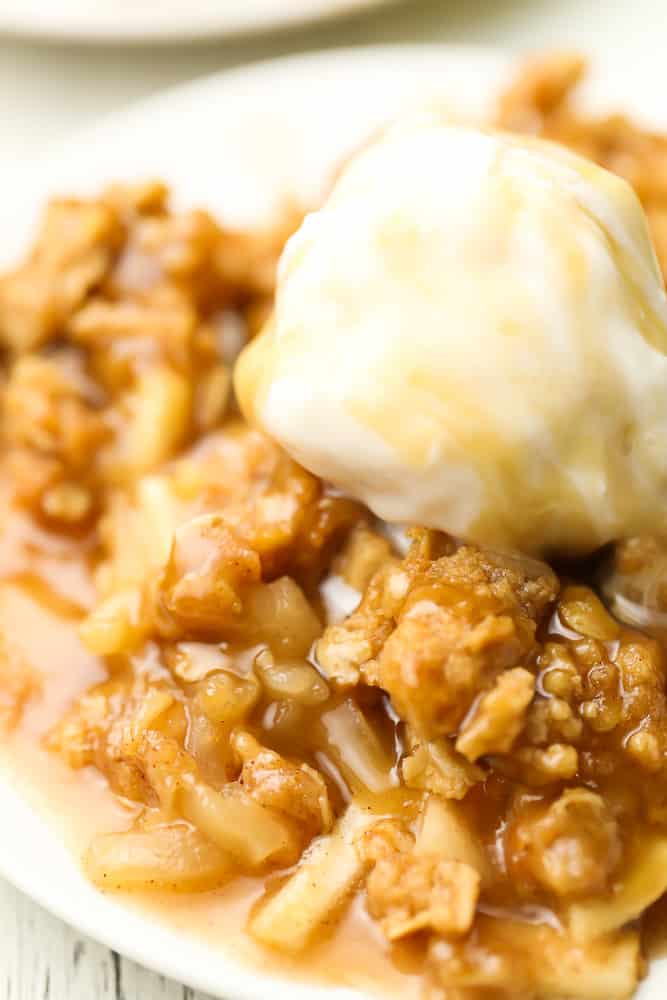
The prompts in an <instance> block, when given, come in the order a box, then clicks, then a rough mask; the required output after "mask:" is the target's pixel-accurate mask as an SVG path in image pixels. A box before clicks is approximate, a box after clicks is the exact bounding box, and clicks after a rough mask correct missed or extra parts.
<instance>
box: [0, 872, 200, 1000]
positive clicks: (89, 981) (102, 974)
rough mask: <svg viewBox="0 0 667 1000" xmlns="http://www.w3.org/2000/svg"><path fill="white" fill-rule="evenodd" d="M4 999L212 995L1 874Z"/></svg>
mask: <svg viewBox="0 0 667 1000" xmlns="http://www.w3.org/2000/svg"><path fill="white" fill-rule="evenodd" d="M0 1000H212V998H211V997H209V996H208V995H207V994H204V993H198V992H196V991H195V990H191V989H189V987H187V986H181V985H180V984H178V983H174V982H172V981H171V980H168V979H165V978H164V977H163V976H158V975H156V974H155V973H154V972H149V971H148V970H147V969H144V968H142V967H141V966H139V965H136V964H135V963H134V962H129V961H127V960H126V959H124V958H121V957H120V956H119V955H117V954H116V953H115V952H113V951H110V950H109V949H108V948H105V947H104V946H103V945H100V944H97V943H96V942H94V941H91V940H90V939H89V938H84V937H81V935H80V934H77V933H76V931H73V930H72V929H71V928H69V927H67V926H66V925H65V924H63V923H62V922H61V921H60V920H57V919H56V918H55V917H52V916H51V914H50V913H47V912H46V911H45V910H42V909H41V907H39V906H37V905H36V904H35V903H33V902H31V901H30V900H29V899H28V898H27V897H26V896H23V895H22V894H21V893H19V892H17V891H16V889H14V888H13V887H12V886H10V885H8V884H7V883H6V882H3V881H2V880H1V879H0Z"/></svg>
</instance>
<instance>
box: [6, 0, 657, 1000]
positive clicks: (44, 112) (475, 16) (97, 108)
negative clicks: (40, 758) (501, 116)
mask: <svg viewBox="0 0 667 1000" xmlns="http://www.w3.org/2000/svg"><path fill="white" fill-rule="evenodd" d="M45 2H48V0H45ZM276 2H280V0H276ZM663 20H664V0H405V2H404V3H403V4H402V5H399V6H397V7H395V8H393V9H389V8H388V9H387V10H386V11H380V12H377V13H376V14H375V15H374V16H364V17H360V18H357V19H355V20H354V21H351V22H347V23H339V24H336V25H335V26H329V27H325V26H319V27H317V28H310V29H304V30H302V31H300V32H297V33H294V34H291V35H285V34H280V35H278V36H275V37H273V38H272V39H263V40H260V39H257V40H253V41H246V42H243V43H239V44H235V45H223V44H219V43H216V44H206V45H195V46H189V47H181V48H174V47H171V48H157V49H152V50H149V49H132V50H122V49H116V50H113V49H99V48H96V49H87V48H76V47H69V46H62V45H58V46H49V47H47V46H44V47H41V46H36V45H30V44H25V43H18V42H8V41H0V182H3V181H5V182H7V183H10V184H11V175H12V170H13V169H18V168H20V167H21V165H22V164H24V163H25V162H26V161H30V160H33V159H35V158H38V157H41V155H43V154H44V152H45V151H46V150H47V149H48V147H49V145H51V144H53V143H56V142H57V141H59V140H61V139H63V138H64V137H66V136H67V134H68V133H70V132H71V131H72V130H73V129H75V128H77V127H80V126H83V125H85V124H87V123H88V122H91V121H92V120H93V119H95V118H96V117H97V116H99V115H100V114H101V113H104V112H107V111H110V110H113V109H115V108H118V107H122V106H123V105H124V104H126V103H127V102H128V101H131V100H133V99H135V98H139V97H142V96H145V95H147V94H149V93H152V92H154V91H156V90H159V89H160V88H162V87H165V86H168V85H172V84H175V83H178V82H181V81H184V80H188V79H191V78H193V77H195V76H199V75H203V74H206V73H209V72H213V71H215V70H219V69H224V68H226V67H232V66H235V65H238V64H240V63H242V62H247V61H250V60H254V59H260V58H268V57H271V56H276V55H280V54H282V53H286V52H290V51H298V50H307V49H316V48H323V47H328V46H333V45H353V44H366V43H377V42H395V41H413V42H414V41H429V42H433V41H452V42H472V43H482V44H492V45H493V44H495V45H502V46H511V47H514V48H518V49H540V48H555V47H577V48H580V49H582V50H583V51H587V52H592V53H594V54H597V55H598V56H600V57H604V55H605V54H607V53H613V54H614V55H615V57H616V58H624V57H625V58H630V59H636V61H637V67H638V70H641V66H642V62H643V59H642V56H643V54H644V53H645V52H646V50H647V49H648V48H649V47H653V49H655V46H656V45H657V44H662V34H663V33H662V32H661V31H660V30H655V29H656V28H657V27H658V26H660V25H661V22H662V21H663ZM619 54H622V55H619ZM662 89H663V93H664V87H663V88H662ZM3 171H5V176H4V177H3ZM0 1000H210V998H207V997H206V996H205V995H204V994H201V993H195V992H193V991H192V990H190V989H188V988H187V987H184V986H181V985H178V984H176V983H173V982H169V981H167V980H165V979H164V978H163V977H161V976H157V975H155V974H153V973H151V972H148V971H147V970H145V969H142V968H140V967H139V966H137V965H135V964H134V963H133V962H129V961H127V960H125V959H123V958H122V957H119V956H118V955H116V954H114V953H113V952H110V951H109V950H108V949H107V948H104V947H102V946H101V945H99V944H96V943H94V942H92V941H90V940H88V939H86V938H82V937H80V936H79V935H78V934H76V933H75V932H74V931H72V930H70V929H69V928H68V927H66V926H65V925H64V924H63V923H61V922H60V921H59V920H56V919H55V918H53V917H51V916H50V915H49V914H47V913H45V912H44V911H43V910H42V909H41V908H39V907H38V906H36V905H35V904H34V903H32V902H30V901H29V900H28V899H26V898H25V897H23V896H21V895H20V894H19V893H18V892H16V891H15V890H14V889H13V888H12V887H10V886H9V885H7V884H5V883H3V882H2V881H1V880H0ZM267 1000H268V998H267Z"/></svg>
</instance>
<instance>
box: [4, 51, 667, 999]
mask: <svg viewBox="0 0 667 1000" xmlns="http://www.w3.org/2000/svg"><path fill="white" fill-rule="evenodd" d="M583 70H584V67H583V64H582V62H581V61H580V60H578V59H574V58H570V57H562V56H559V57H551V58H548V59H544V60H541V61H539V62H536V63H534V64H531V65H529V66H527V67H526V68H525V69H524V70H523V72H522V73H521V75H520V76H519V78H518V79H517V81H516V83H515V84H514V86H513V87H512V88H511V89H510V90H509V91H508V92H507V93H506V94H504V95H503V97H502V99H501V101H500V104H499V110H498V117H497V124H499V125H501V126H502V127H503V128H506V129H513V130H519V131H528V132H532V133H535V134H539V135H542V136H546V137H548V138H550V139H553V140H555V141H558V142H562V143H564V144H566V145H568V146H571V147H573V148H574V149H576V150H577V151H579V152H581V153H583V154H585V155H586V156H588V157H590V158H592V159H594V160H596V161H597V162H599V163H601V164H603V165H604V166H606V167H608V168H609V169H611V170H614V171H617V172H618V173H621V174H622V175H623V176H624V177H626V178H627V179H628V180H629V181H630V182H631V183H632V184H633V185H634V187H635V189H636V190H637V192H638V194H639V196H640V198H641V200H642V203H643V205H644V207H645V209H646V212H647V215H648V219H649V223H650V225H651V228H652V233H653V239H654V242H655V246H656V250H657V253H658V257H659V259H660V261H661V264H662V266H663V268H667V139H666V138H665V137H663V136H660V135H655V134H650V133H648V132H646V131H645V130H643V129H640V128H638V127H637V126H635V125H633V124H632V123H631V122H628V121H627V120H626V119H624V118H621V117H619V116H612V117H609V118H606V119H591V118H589V117H586V116H584V115H583V114H582V113H581V112H580V111H579V110H577V108H576V105H575V102H574V101H573V99H572V98H573V91H574V89H575V88H576V84H577V82H578V81H579V79H580V78H581V76H582V74H583ZM299 221H300V220H299V218H297V217H296V215H295V216H294V217H290V218H285V219H284V221H283V223H281V225H280V226H275V227H274V228H272V229H270V230H267V231H265V232H253V233H238V232H232V231H229V230H227V229H225V228H223V227H222V226H220V225H219V224H218V223H217V222H216V221H215V220H214V219H213V218H212V217H211V216H210V215H209V214H208V213H206V212H204V211H189V212H185V213H178V212H175V211H173V210H172V209H171V208H170V204H169V195H168V191H167V190H166V188H165V187H164V186H163V185H161V184H159V183H145V184H139V185H134V186H131V185H118V186H115V187H112V188H110V189H108V190H106V191H105V192H103V193H102V194H101V195H100V196H99V197H98V198H95V199H90V200H77V199H62V200H57V201H53V202H52V203H51V204H50V205H49V206H48V208H47V210H46V212H45V215H44V218H43V220H42V226H41V229H40V231H39V234H38V236H37V239H36V242H35V244H34V246H33V247H32V249H31V250H30V252H29V254H28V256H27V257H26V258H25V260H24V261H22V262H21V263H20V264H19V265H18V266H17V267H16V269H15V270H13V271H12V272H10V273H7V274H5V275H4V276H3V277H1V278H0V337H1V339H2V346H3V351H4V360H5V364H4V374H3V385H2V407H3V420H2V451H1V457H0V462H1V463H2V477H1V479H0V482H1V503H2V513H3V528H2V532H3V553H2V557H1V560H0V570H1V579H0V629H1V630H2V637H1V638H2V644H1V645H0V725H2V727H3V729H4V730H5V731H6V732H7V733H8V734H9V733H10V732H12V731H19V732H20V731H21V727H22V726H23V725H24V723H25V716H26V715H28V714H29V710H30V706H31V705H38V704H39V702H40V699H41V698H42V697H43V694H44V688H45V687H47V686H48V685H51V686H52V687H56V688H57V687H58V685H59V684H60V682H61V680H60V679H59V677H58V676H57V675H54V673H53V672H49V670H47V669H46V667H45V663H44V662H42V661H41V660H40V658H39V657H34V656H33V657H32V658H31V656H30V654H29V653H27V652H26V649H25V648H24V647H23V646H22V645H21V643H20V642H19V643H17V635H16V633H17V628H18V626H17V618H16V614H15V611H16V607H17V602H21V601H23V602H24V603H25V602H27V603H28V604H31V605H34V606H35V607H39V608H41V609H46V612H45V613H48V616H49V619H48V620H49V621H58V622H60V623H61V626H62V629H63V634H64V633H65V632H66V634H67V635H68V636H69V638H68V639H67V640H65V639H62V638H61V639H59V635H60V633H56V632H55V631H54V633H53V637H52V640H51V641H52V643H53V646H54V649H55V646H56V645H57V644H58V643H59V642H61V641H62V643H63V644H64V648H65V650H66V656H65V662H70V661H71V664H72V666H71V668H68V669H71V671H72V672H75V671H76V669H77V667H76V663H77V662H78V661H77V656H82V655H83V656H85V657H86V663H87V667H86V670H87V674H86V680H85V682H84V680H81V681H80V682H79V683H78V689H77V691H76V697H71V698H70V697H68V698H67V699H66V701H67V704H64V705H60V707H59V711H58V718H57V720H55V719H48V720H47V722H48V724H46V723H44V721H43V720H42V722H41V723H40V725H38V726H36V727H34V726H33V728H31V730H30V732H31V733H36V734H37V735H36V737H35V738H39V739H40V740H41V742H42V745H43V746H45V747H46V748H48V752H49V753H50V754H54V755H58V756H59V757H61V758H62V759H63V760H64V761H66V763H67V765H68V766H69V767H70V768H72V769H74V770H77V771H81V773H83V772H84V771H86V772H88V773H89V772H90V771H91V769H92V770H93V771H94V772H95V773H97V774H99V775H101V776H103V778H104V781H105V783H106V785H107V786H108V789H109V790H110V794H113V796H116V797H118V800H119V801H120V802H122V803H123V804H124V805H125V806H127V808H128V813H127V815H128V821H127V822H126V824H125V826H126V828H125V829H120V830H119V829H111V830H100V831H99V832H98V833H97V834H96V836H95V837H94V838H93V840H92V842H91V843H90V845H89V847H88V849H87V851H86V853H85V857H84V861H83V863H84V867H85V869H86V871H87V873H88V875H89V876H90V878H91V879H92V880H93V881H94V882H95V883H96V884H97V885H99V886H100V888H102V889H103V890H106V891H115V890H133V891H134V890H136V891H139V890H141V891H153V892H155V891H162V890H166V891H170V892H180V893H183V892H196V893H211V892H213V891H214V890H217V889H218V888H219V887H221V886H225V885H227V884H228V883H230V882H231V881H233V880H235V879H240V878H241V877H248V876H251V877H253V878H256V879H259V880H261V882H262V885H263V886H264V892H263V895H262V896H261V898H260V899H259V900H258V901H257V902H256V904H255V905H254V906H253V908H252V910H251V912H250V913H249V916H248V922H247V932H248V934H249V935H251V936H252V937H253V938H254V939H255V940H256V941H257V942H259V943H260V944H261V945H262V946H264V947H266V948H267V949H273V950H276V951H278V952H283V953H287V954H290V955H296V954H299V955H301V954H304V955H305V954H307V953H308V950H309V949H310V948H311V947H313V946H314V945H315V944H316V943H317V942H318V941H321V940H322V939H324V938H327V937H330V936H332V935H334V936H335V935H336V934H337V933H339V931H337V926H338V925H339V921H340V920H341V919H342V918H344V915H345V914H346V913H349V911H350V907H351V906H352V905H353V904H354V903H355V901H356V902H357V903H359V904H360V905H361V906H363V908H364V912H365V914H366V917H365V919H367V920H370V921H372V922H373V927H374V928H375V932H376V934H377V936H378V937H379V939H380V940H381V942H382V947H383V948H384V949H385V951H386V959H385V960H386V962H387V963H389V962H392V961H393V960H397V961H398V959H399V958H400V956H401V955H402V954H403V952H402V951H401V949H404V948H407V949H409V950H410V953H411V954H412V955H413V957H414V960H415V962H416V967H417V968H418V969H419V971H420V973H421V974H422V980H423V991H424V992H423V996H425V997H428V998H430V1000H439V998H440V1000H487V998H488V1000H491V998H493V1000H496V998H498V1000H501V998H503V1000H513V998H521V1000H557V998H560V997H566V998H581V1000H584V998H587V1000H623V998H627V997H629V996H631V994H632V993H633V991H634V989H635V987H636V986H637V983H638V982H639V979H640V977H641V976H642V974H643V972H644V965H645V963H644V949H643V944H642V916H643V914H644V913H645V911H647V910H648V908H649V907H651V906H652V904H653V903H655V902H656V901H657V900H658V899H659V898H660V897H661V896H662V895H663V893H665V892H666V891H667V659H666V653H665V648H664V645H663V642H664V639H665V635H667V618H665V617H664V616H665V615H667V548H666V547H665V546H664V545H663V544H662V543H661V542H660V540H659V539H657V538H644V539H632V540H624V541H622V542H621V543H619V545H618V546H617V547H616V550H615V552H614V553H612V554H611V555H605V557H604V559H603V558H602V557H600V558H595V559H593V560H590V561H588V562H587V563H586V564H577V565H570V566H568V567H566V568H565V569H563V567H555V568H554V567H551V566H548V565H546V564H545V563H543V562H539V561H536V560H535V559H532V558H527V557H524V556H522V555H508V554H498V553H494V552H489V551H485V550H483V549H480V548H476V547H472V546H469V545H466V544H464V543H462V542H461V541H459V540H457V539H454V538H450V537H446V536H444V535H442V534H438V533H436V532H433V531H428V530H426V529H424V528H420V527H419V526H415V527H414V528H412V529H410V531H409V532H408V536H409V537H408V539H407V545H405V546H404V545H400V544H399V543H398V542H397V540H396V536H395V533H392V532H391V531H389V530H388V529H387V526H386V525H383V524H380V523H378V522H377V520H375V519H374V518H372V517H371V516H370V514H369V513H368V511H366V510H365V509H364V508H363V507H362V506H361V505H360V504H358V503H356V502H354V501H352V500H350V499H348V498H346V497H344V496H341V495H339V494H338V493H337V492H335V491H333V490H332V489H330V488H329V487H328V486H327V484H326V483H323V482H322V481H320V480H318V479H317V478H316V477H315V476H313V475H311V474H310V473H308V472H306V471H305V470H304V469H303V468H301V467H300V466H299V465H297V464H296V463H295V462H294V461H293V460H292V459H290V458H289V457H288V456H287V455H286V454H285V453H283V452H282V451H281V450H280V448H279V447H278V446H277V445H276V444H275V443H274V442H273V441H272V440H270V439H269V438H268V437H266V436H265V435H263V434H262V433H260V432H259V431H257V430H256V429H254V428H251V427H249V426H248V425H246V424H244V423H243V421H242V420H241V418H240V416H239V412H238V408H237V406H236V403H235V400H234V397H233V392H232V389H231V372H232V369H233V366H234V362H235V359H236V356H237V354H238V352H239V350H240V348H241V346H242V345H243V344H244V343H245V342H246V341H247V340H248V339H249V338H251V337H252V336H253V335H254V334H255V332H256V331H257V329H258V328H259V326H260V325H261V323H262V321H263V319H264V318H265V317H266V316H267V314H268V313H269V311H270V309H271V301H272V294H273V289H274V280H275V268H276V262H277V259H278V256H279V253H280V251H281V248H282V246H283V244H284V242H285V239H286V238H287V236H288V235H289V234H290V233H291V232H292V231H293V229H294V228H295V227H296V225H297V224H298V222H299ZM609 609H610V610H611V612H613V613H610V610H609ZM75 631H76V634H75ZM68 643H69V644H70V645H68ZM74 650H78V651H79V652H78V653H75V652H73V651H74ZM82 651H83V652H82ZM54 655H55V653H54ZM68 657H69V661H68ZM47 659H48V655H47ZM62 679H63V681H64V679H65V678H62ZM71 679H72V678H71V677H69V678H67V681H68V683H69V682H70V681H71ZM91 679H92V680H94V683H89V681H90V680H91ZM420 988H421V987H420Z"/></svg>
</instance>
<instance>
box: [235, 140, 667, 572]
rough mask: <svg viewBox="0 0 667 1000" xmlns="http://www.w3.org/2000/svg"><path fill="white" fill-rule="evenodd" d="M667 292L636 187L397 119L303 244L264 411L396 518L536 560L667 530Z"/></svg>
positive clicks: (575, 164) (286, 280) (266, 361)
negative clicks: (666, 521) (666, 514)
mask: <svg viewBox="0 0 667 1000" xmlns="http://www.w3.org/2000/svg"><path fill="white" fill-rule="evenodd" d="M666 351H667V300H666V296H665V291H664V286H663V283H662V279H661V277H660V274H659V271H658V266H657V263H656V259H655V255H654V252H653V249H652V246H651V243H650V239H649V236H648V231H647V227H646V222H645V218H644V215H643V212H642V210H641V207H640V205H639V202H638V200H637V198H636V196H635V194H634V193H633V191H632V190H631V188H630V187H629V186H628V185H627V184H626V183H625V182H624V181H622V180H620V179H619V178H617V177H615V176H613V175H611V174H609V173H608V172H606V171H604V170H602V169H601V168H599V167H597V166H595V165H594V164H592V163H590V162H588V161H586V160H584V159H582V158H580V157H577V156H575V155H574V154H571V153H569V152H567V151H566V150H564V149H562V148H560V147H557V146H555V145H552V144H549V143H545V142H541V141H538V140H534V139H528V138H519V137H516V136H510V135H505V134H500V133H495V132H484V131H479V130H475V129H471V128H466V127H462V126H456V125H448V124H445V123H442V122H437V121H434V120H429V121H422V122H419V123H415V124H412V125H410V124H408V125H402V126H396V127H395V128H394V129H391V130H389V131H388V132H387V133H386V134H385V135H384V136H383V137H382V138H381V139H379V140H378V141H377V142H376V143H374V144H373V145H372V146H370V147H368V148H366V149H365V150H364V151H363V152H361V153H360V154H359V155H358V156H357V157H356V158H355V159H354V160H352V161H351V162H350V163H349V165H348V166H347V168H346V169H345V170H344V171H343V173H342V174H341V176H340V178H339V180H338V181H337V183H336V185H335V187H334V189H333V191H332V193H331V195H330V197H329V198H328V200H327V202H326V203H325V205H324V207H323V208H322V209H321V210H320V211H318V212H316V213H314V214H312V215H310V216H309V217H308V218H307V219H306V220H305V222H304V223H303V225H302V227H301V229H300V230H299V231H298V232H297V233H296V234H295V236H293V237H292V239H291V240H290V241H289V243H288V245H287V247H286V249H285V251H284V254H283V257H282V261H281V265H280V270H279V278H278V292H277V300H276V307H275V312H274V315H273V317H272V319H271V321H270V322H269V324H268V326H267V328H266V330H265V332H264V333H263V334H262V335H261V336H260V337H259V338H258V339H257V340H256V341H254V342H253V343H252V344H251V345H250V346H249V347H248V348H246V350H245V352H244V353H243V355H242V356H241V359H240V361H239V364H238V366H237V373H236V388H237V394H238V397H239V400H240V403H241V407H242V409H243V411H244V413H245V414H246V416H247V417H248V418H249V419H251V420H254V421H255V422H256V423H258V424H259V425H261V426H262V427H263V428H264V429H265V430H266V431H267V432H268V433H269V434H270V435H272V436H273V437H274V438H276V439H277V440H278V441H279V442H280V443H281V444H282V445H283V446H284V448H285V449H286V450H287V451H288V452H289V453H290V454H291V455H292V456H293V457H294V458H296V459H297V461H299V462H300V463H302V464H303V465H304V466H306V468H308V469H310V470H311V471H313V472H314V473H316V474H317V475H319V476H321V477H323V478H325V479H327V480H329V481H331V482H332V483H333V484H335V485H336V486H337V487H339V488H340V489H341V490H343V491H344V492H345V493H347V494H350V495H351V496H353V497H356V498H358V499H360V500H362V501H364V502H365V503H366V504H367V505H368V506H369V507H370V508H371V510H373V511H374V512H375V513H376V514H377V515H378V516H379V517H381V518H384V519H385V520H388V521H392V522H407V523H417V524H422V525H427V526H431V527H435V528H440V529H443V530H445V531H448V532H451V533H453V534H455V535H459V536H462V537H464V538H467V539H470V540H472V541H476V542H480V543H483V544H489V545H492V546H498V547H512V548H519V549H522V550H524V551H528V552H543V551H550V550H558V551H561V552H563V551H564V552H571V553H576V552H584V551H587V550H591V549H593V548H595V547H596V546H598V545H600V544H602V543H604V542H606V541H609V540H611V539H614V538H618V537H622V536H626V535H628V534H631V533H634V532H640V531H643V530H646V529H647V528H650V529H652V530H655V529H656V527H657V526H658V525H659V524H661V523H662V522H663V511H664V510H665V505H666V502H667V357H666Z"/></svg>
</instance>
